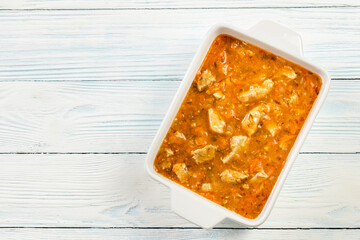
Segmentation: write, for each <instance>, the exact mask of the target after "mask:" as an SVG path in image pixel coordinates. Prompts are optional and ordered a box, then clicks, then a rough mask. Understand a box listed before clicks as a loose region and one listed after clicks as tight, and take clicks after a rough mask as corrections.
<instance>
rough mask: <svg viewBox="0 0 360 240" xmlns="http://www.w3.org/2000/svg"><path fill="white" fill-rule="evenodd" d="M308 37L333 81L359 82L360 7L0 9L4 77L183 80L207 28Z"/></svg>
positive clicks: (0, 73)
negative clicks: (266, 27)
mask: <svg viewBox="0 0 360 240" xmlns="http://www.w3.org/2000/svg"><path fill="white" fill-rule="evenodd" d="M264 18H265V19H272V20H273V21H277V22H279V23H282V24H285V25H287V26H289V27H290V28H292V29H294V30H295V31H297V32H299V33H300V34H301V36H302V37H303V43H304V51H305V56H306V57H307V58H309V59H311V60H312V61H313V62H315V63H317V64H321V65H323V66H324V67H325V68H326V69H328V70H329V73H330V75H331V77H333V78H359V76H360V62H359V61H358V56H359V54H358V53H359V52H360V34H359V32H360V24H359V22H360V7H359V8H295V9H278V8H275V9H274V8H267V9H195V10H194V9H186V10H182V9H181V10H91V11H90V10H89V11H85V10H84V11H80V10H79V11H76V10H71V11H39V10H34V11H1V15H0V22H1V26H0V29H1V31H0V46H2V50H1V54H0V80H3V81H80V80H88V81H95V80H105V81H110V80H112V81H114V80H127V81H129V80H158V81H159V80H181V79H182V76H183V75H184V73H185V71H186V68H187V67H188V65H189V64H190V61H191V59H192V57H193V56H194V53H195V50H196V48H197V47H198V45H199V44H200V42H201V39H202V38H203V36H204V34H205V33H206V31H207V30H208V29H209V28H210V27H211V26H212V25H214V24H216V23H219V22H228V23H231V24H233V25H236V26H238V27H239V28H244V29H247V28H249V27H251V26H252V25H254V24H255V23H256V22H258V21H259V20H260V19H264Z"/></svg>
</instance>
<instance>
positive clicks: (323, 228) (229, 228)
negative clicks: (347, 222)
mask: <svg viewBox="0 0 360 240" xmlns="http://www.w3.org/2000/svg"><path fill="white" fill-rule="evenodd" d="M0 229H70V230H71V229H105V230H106V229H144V230H146V229H149V230H150V229H154V230H156V229H159V230H168V229H180V230H182V229H183V230H197V229H203V228H201V227H81V226H80V227H51V226H48V227H26V226H7V227H1V226H0ZM227 229H228V230H236V229H238V230H254V231H257V230H260V231H261V230H273V231H278V230H290V231H291V230H293V231H296V230H360V227H328V228H326V227H298V228H286V227H285V228H278V227H273V228H269V227H264V228H263V227H256V228H250V227H238V228H237V227H214V228H212V229H210V230H227Z"/></svg>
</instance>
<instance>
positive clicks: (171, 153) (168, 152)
mask: <svg viewBox="0 0 360 240" xmlns="http://www.w3.org/2000/svg"><path fill="white" fill-rule="evenodd" d="M165 152H166V156H167V157H171V156H172V155H174V151H173V150H171V149H170V148H165Z"/></svg>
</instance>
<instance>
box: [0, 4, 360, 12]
mask: <svg viewBox="0 0 360 240" xmlns="http://www.w3.org/2000/svg"><path fill="white" fill-rule="evenodd" d="M359 7H360V6H357V5H346V4H345V5H320V6H311V5H309V6H288V7H286V6H284V7H281V6H272V7H271V6H269V7H266V6H265V7H123V8H122V7H114V8H111V7H110V8H108V7H105V8H2V9H0V12H1V11H144V10H145V11H159V10H173V11H177V10H179V11H181V10H228V9H229V10H230V9H231V10H234V9H235V10H236V9H303V8H305V9H309V8H311V9H313V8H359Z"/></svg>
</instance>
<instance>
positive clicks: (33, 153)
mask: <svg viewBox="0 0 360 240" xmlns="http://www.w3.org/2000/svg"><path fill="white" fill-rule="evenodd" d="M1 154H2V155H5V154H6V155H27V154H29V155H31V154H32V155H46V154H49V155H50V154H54V155H66V154H69V155H76V154H87V155H91V154H93V155H96V154H107V155H112V154H113V155H131V154H134V155H136V154H138V155H145V154H147V152H0V155H1ZM299 154H341V155H343V154H360V152H299Z"/></svg>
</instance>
